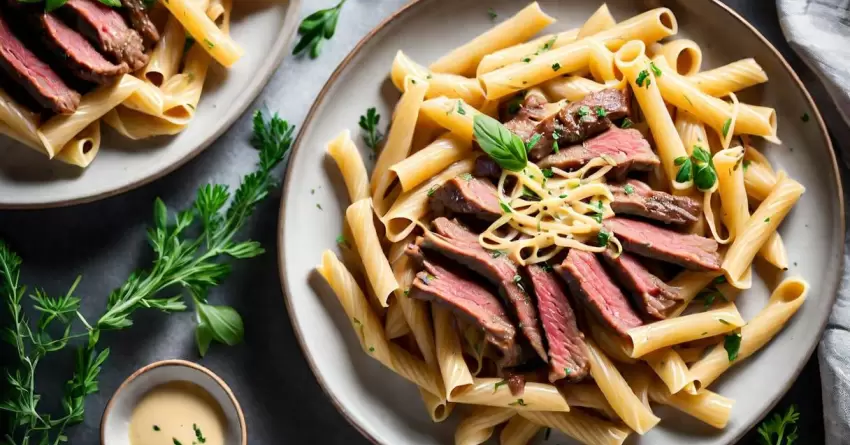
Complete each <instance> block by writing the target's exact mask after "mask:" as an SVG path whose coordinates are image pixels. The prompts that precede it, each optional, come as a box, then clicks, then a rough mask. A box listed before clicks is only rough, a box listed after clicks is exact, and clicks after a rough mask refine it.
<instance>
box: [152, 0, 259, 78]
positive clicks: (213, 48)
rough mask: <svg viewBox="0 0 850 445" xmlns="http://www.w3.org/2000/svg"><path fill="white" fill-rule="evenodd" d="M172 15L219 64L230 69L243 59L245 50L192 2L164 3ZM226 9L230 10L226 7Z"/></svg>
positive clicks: (169, 0) (172, 0)
mask: <svg viewBox="0 0 850 445" xmlns="http://www.w3.org/2000/svg"><path fill="white" fill-rule="evenodd" d="M163 5H165V7H166V8H168V10H169V11H170V12H171V15H172V16H173V17H175V18H177V20H179V21H180V24H181V25H182V26H183V29H185V30H186V32H187V33H188V34H189V35H191V36H192V38H193V39H195V43H196V45H193V47H198V48H201V49H203V50H204V51H206V52H207V53H209V55H210V56H211V57H212V58H213V59H215V60H216V61H217V62H218V63H220V64H222V65H224V66H226V67H230V66H232V65H233V64H234V63H236V61H237V60H239V59H240V58H241V57H242V54H243V53H244V50H243V49H242V48H240V47H239V45H237V44H236V42H235V41H233V39H231V38H230V36H229V35H228V34H227V33H226V32H223V31H222V30H221V29H220V28H219V27H218V25H216V23H215V21H214V20H212V19H210V18H209V17H208V16H207V14H206V11H205V10H204V9H202V8H201V7H200V6H201V5H198V4H197V3H196V2H193V1H191V0H168V1H167V2H163ZM225 9H228V8H226V7H225Z"/></svg>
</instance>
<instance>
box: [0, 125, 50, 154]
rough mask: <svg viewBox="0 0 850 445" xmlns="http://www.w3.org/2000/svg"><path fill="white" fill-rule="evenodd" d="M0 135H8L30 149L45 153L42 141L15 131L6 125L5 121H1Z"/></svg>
mask: <svg viewBox="0 0 850 445" xmlns="http://www.w3.org/2000/svg"><path fill="white" fill-rule="evenodd" d="M0 134H3V135H6V136H8V137H10V138H12V139H14V140H16V141H18V142H20V143H22V144H24V145H26V146H27V147H29V148H32V149H33V150H35V151H37V152H43V149H42V147H41V141H39V140H38V139H32V138H30V137H29V136H28V135H27V134H25V133H23V132H20V131H19V130H16V129H13V128H12V127H10V126H8V125H6V123H4V122H3V121H0Z"/></svg>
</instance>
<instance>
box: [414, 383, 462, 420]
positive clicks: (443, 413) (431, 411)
mask: <svg viewBox="0 0 850 445" xmlns="http://www.w3.org/2000/svg"><path fill="white" fill-rule="evenodd" d="M419 395H420V396H421V397H422V403H424V404H425V409H426V410H428V415H430V416H431V421H432V422H434V423H440V422H442V421H444V420H446V419H448V418H449V416H450V415H451V414H452V411H453V410H454V406H455V405H454V403H449V402H447V401H446V398H445V397H437V396H435V395H434V394H431V393H430V392H428V391H426V390H425V389H423V388H422V387H421V386H420V387H419Z"/></svg>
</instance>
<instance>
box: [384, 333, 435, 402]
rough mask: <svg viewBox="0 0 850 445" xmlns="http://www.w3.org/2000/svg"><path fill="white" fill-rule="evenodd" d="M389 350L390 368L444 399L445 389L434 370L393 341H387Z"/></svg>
mask: <svg viewBox="0 0 850 445" xmlns="http://www.w3.org/2000/svg"><path fill="white" fill-rule="evenodd" d="M389 350H390V360H391V363H392V367H391V368H390V369H392V370H393V371H395V373H396V374H398V375H400V376H402V377H404V378H405V379H407V380H408V381H410V382H413V383H414V384H416V385H418V386H419V387H420V388H422V389H423V390H425V391H428V392H430V393H431V394H433V395H434V396H435V397H438V398H440V399H445V392H446V391H445V389H443V382H442V380H441V379H440V375H439V373H438V372H437V371H436V370H434V369H433V368H431V367H430V366H428V365H427V364H426V363H425V362H424V361H422V359H420V358H418V357H415V356H413V355H412V354H411V353H409V352H407V350H405V349H404V348H402V347H401V346H399V345H397V344H395V343H389Z"/></svg>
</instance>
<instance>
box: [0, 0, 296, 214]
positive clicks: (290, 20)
mask: <svg viewBox="0 0 850 445" xmlns="http://www.w3.org/2000/svg"><path fill="white" fill-rule="evenodd" d="M300 11H301V0H289V1H288V5H287V6H286V12H285V13H284V14H285V18H284V20H283V26H282V27H281V28H280V33H279V34H278V37H277V39H276V40H275V42H274V44H273V45H272V47H271V51H272V54H276V55H275V57H272V58H270V59H267V60H266V61H265V62H264V63H262V64H261V65H260V71H261V72H265V74H264V75H262V76H258V77H252V78H251V81H250V82H248V84H247V87H246V88H245V89H244V90H243V93H242V94H241V95H240V97H247V98H248V99H246V100H245V101H244V103H243V104H241V105H238V106H236V107H229V108H228V110H227V112H226V113H225V114H224V120H223V121H222V125H221V126H219V127H218V129H216V131H214V132H212V133H210V134H209V135H208V136H207V137H206V138H205V139H204V140H203V141H202V142H201V143H200V144H198V145H197V146H196V147H195V148H194V149H193V150H192V151H190V152H188V153H186V154H184V155H183V156H182V157H181V158H179V159H177V160H176V161H175V162H173V163H171V164H170V165H168V166H166V167H165V168H162V169H160V170H159V171H157V172H154V173H152V174H150V175H147V176H145V177H142V178H140V179H137V180H135V181H133V182H130V183H129V184H124V185H122V186H120V187H115V188H111V189H108V190H104V191H101V192H97V193H92V194H87V195H85V196H80V197H77V198H69V199H60V200H47V201H44V202H33V203H4V202H0V210H37V209H52V208H60V207H71V206H75V205H79V204H87V203H91V202H95V201H100V200H102V199H106V198H111V197H113V196H118V195H121V194H124V193H126V192H129V191H131V190H134V189H137V188H139V187H141V186H144V185H147V184H150V183H151V182H153V181H156V180H157V179H160V178H162V177H164V176H166V175H168V174H170V173H172V172H174V171H175V170H177V169H178V168H180V167H182V166H183V165H184V164H186V163H187V162H189V161H191V160H192V159H194V158H195V157H197V156H198V155H199V154H201V152H203V151H204V150H206V149H207V148H208V147H209V146H210V145H212V144H213V142H215V141H217V140H218V138H220V137H221V135H222V134H224V132H225V131H227V130H229V129H230V127H232V126H233V124H234V123H235V122H236V120H237V119H238V118H239V117H241V116H242V114H243V113H244V112H245V110H247V109H248V106H249V105H251V103H253V102H254V100H255V99H256V98H257V96H258V95H259V94H260V92H262V90H263V88H265V86H266V84H268V82H269V79H271V76H272V75H273V74H274V73H276V72H277V68H276V67H278V66H279V65H280V64H281V62H283V59H284V58H285V57H286V56H287V55H288V54H289V51H288V50H287V46H288V44H289V42H290V41H292V37H293V36H294V35H295V31H296V30H297V29H298V23H299V22H300V19H301V16H300V14H299V13H300Z"/></svg>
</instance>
